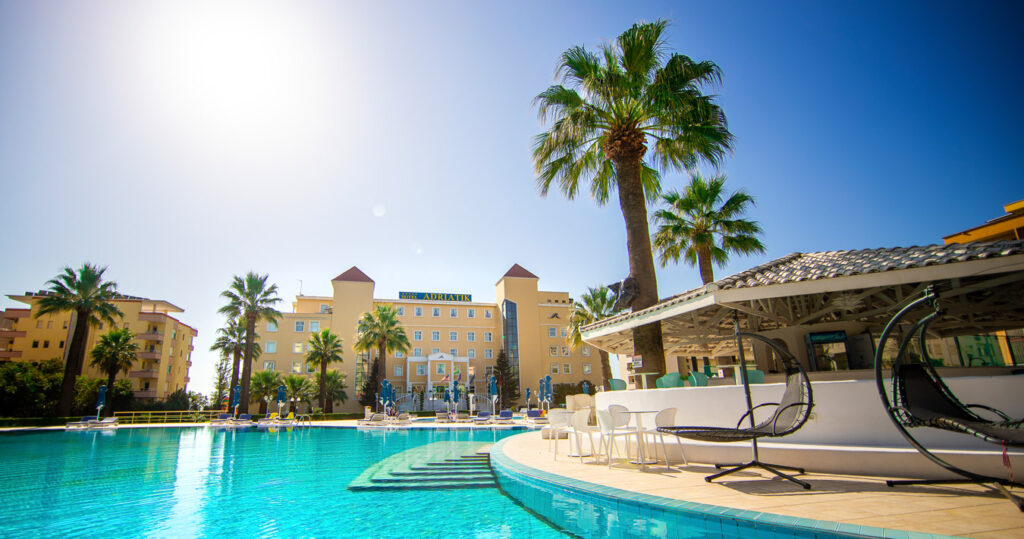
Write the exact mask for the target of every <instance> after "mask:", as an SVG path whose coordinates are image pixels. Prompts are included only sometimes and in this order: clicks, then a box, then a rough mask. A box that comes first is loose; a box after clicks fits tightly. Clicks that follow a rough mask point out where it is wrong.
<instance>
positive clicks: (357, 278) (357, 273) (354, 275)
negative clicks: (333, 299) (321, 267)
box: [331, 266, 373, 283]
mask: <svg viewBox="0 0 1024 539" xmlns="http://www.w3.org/2000/svg"><path fill="white" fill-rule="evenodd" d="M331 280H332V281H352V282H357V283H372V282H373V279H371V278H369V277H368V276H367V275H366V274H365V273H363V272H362V270H360V269H359V268H357V267H355V266H352V267H351V268H349V269H348V270H346V271H345V272H344V273H342V274H341V275H338V276H337V277H335V278H333V279H331Z"/></svg>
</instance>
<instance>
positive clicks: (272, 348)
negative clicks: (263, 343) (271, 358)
mask: <svg viewBox="0 0 1024 539" xmlns="http://www.w3.org/2000/svg"><path fill="white" fill-rule="evenodd" d="M264 351H265V352H266V353H268V354H276V353H277V341H267V349H266V350H264Z"/></svg>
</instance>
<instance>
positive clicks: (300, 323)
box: [295, 320, 306, 333]
mask: <svg viewBox="0 0 1024 539" xmlns="http://www.w3.org/2000/svg"><path fill="white" fill-rule="evenodd" d="M303 331H306V321H305V320H296V321H295V333H302V332H303Z"/></svg>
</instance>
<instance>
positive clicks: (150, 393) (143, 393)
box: [132, 389, 156, 399]
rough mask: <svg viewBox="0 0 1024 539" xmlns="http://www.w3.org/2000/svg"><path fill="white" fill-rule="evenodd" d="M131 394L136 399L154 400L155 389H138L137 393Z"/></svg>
mask: <svg viewBox="0 0 1024 539" xmlns="http://www.w3.org/2000/svg"><path fill="white" fill-rule="evenodd" d="M132 394H133V395H135V398H136V399H155V398H156V390H155V389H140V390H138V391H132Z"/></svg>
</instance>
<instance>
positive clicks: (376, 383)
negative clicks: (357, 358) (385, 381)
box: [359, 359, 380, 409]
mask: <svg viewBox="0 0 1024 539" xmlns="http://www.w3.org/2000/svg"><path fill="white" fill-rule="evenodd" d="M378 391H380V360H379V359H375V360H373V365H372V366H371V367H370V372H368V373H366V379H365V380H364V381H363V388H362V391H361V394H360V395H359V404H361V405H363V406H369V407H371V408H374V409H376V406H377V392H378Z"/></svg>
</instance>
